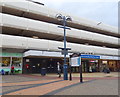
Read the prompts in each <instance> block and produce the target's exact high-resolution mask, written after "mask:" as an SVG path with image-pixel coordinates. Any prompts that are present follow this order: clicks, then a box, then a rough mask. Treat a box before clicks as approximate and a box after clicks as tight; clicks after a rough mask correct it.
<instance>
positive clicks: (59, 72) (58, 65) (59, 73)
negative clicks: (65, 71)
mask: <svg viewBox="0 0 120 97" xmlns="http://www.w3.org/2000/svg"><path fill="white" fill-rule="evenodd" d="M57 70H58V75H59V78H60V77H61V64H60V63H59V62H57Z"/></svg>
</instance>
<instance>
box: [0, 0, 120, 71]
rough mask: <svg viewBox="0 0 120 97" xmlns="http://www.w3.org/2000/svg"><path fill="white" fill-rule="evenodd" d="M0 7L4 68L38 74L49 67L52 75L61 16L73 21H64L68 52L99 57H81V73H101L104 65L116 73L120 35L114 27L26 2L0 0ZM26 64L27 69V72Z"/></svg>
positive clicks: (60, 36) (60, 40)
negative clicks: (21, 69) (90, 69)
mask: <svg viewBox="0 0 120 97" xmlns="http://www.w3.org/2000/svg"><path fill="white" fill-rule="evenodd" d="M0 6H1V8H2V12H1V13H0V26H1V28H2V34H1V35H0V37H1V39H2V40H1V41H2V45H1V48H2V50H3V54H1V57H2V58H3V60H2V62H0V63H1V64H3V63H4V64H3V68H6V67H4V66H8V67H10V66H11V65H12V64H14V65H15V66H16V68H17V69H19V68H23V73H37V72H40V68H42V67H45V68H48V67H49V70H48V71H49V72H52V71H54V72H55V70H56V62H57V61H60V62H61V63H62V57H63V56H62V55H61V54H60V50H59V49H58V47H63V29H60V28H58V25H61V24H62V23H61V22H60V21H58V20H57V18H56V15H57V14H59V13H60V14H62V15H65V16H70V17H71V18H72V21H71V22H67V26H69V27H70V28H71V30H67V35H66V37H67V47H70V48H71V51H70V53H78V52H80V53H82V54H93V55H99V56H100V59H91V58H82V64H83V65H84V66H83V71H84V72H89V67H90V66H93V67H96V68H97V69H96V71H101V69H102V68H103V67H104V66H105V64H106V65H108V67H109V68H110V69H111V71H118V70H119V68H120V67H119V65H120V62H119V55H118V48H119V47H120V44H119V43H118V39H119V37H120V33H118V29H117V28H116V27H112V26H109V25H105V24H103V23H101V22H95V21H90V20H87V19H83V18H79V17H76V16H73V15H70V14H67V13H63V12H59V11H55V10H52V9H50V8H47V7H46V6H44V5H40V4H36V3H33V2H30V1H27V0H26V1H23V2H21V0H17V2H16V1H13V2H10V1H9V0H2V1H1V2H0ZM35 50H37V51H35ZM50 55H51V56H50ZM26 64H29V66H30V68H29V71H28V70H26ZM103 64H104V65H103ZM50 68H51V70H50ZM75 70H76V69H75ZM76 71H77V70H76Z"/></svg>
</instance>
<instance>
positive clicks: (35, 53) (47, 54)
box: [23, 50, 70, 58]
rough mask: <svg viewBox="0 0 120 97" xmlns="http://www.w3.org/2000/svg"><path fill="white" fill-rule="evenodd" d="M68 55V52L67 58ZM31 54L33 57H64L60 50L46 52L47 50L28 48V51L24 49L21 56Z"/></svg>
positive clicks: (29, 55)
mask: <svg viewBox="0 0 120 97" xmlns="http://www.w3.org/2000/svg"><path fill="white" fill-rule="evenodd" d="M69 55H70V53H69V54H68V55H67V56H66V57H67V58H68V57H69ZM31 56H35V57H39V56H43V57H64V55H62V53H61V52H48V51H36V50H29V51H26V52H25V53H24V54H23V57H31Z"/></svg>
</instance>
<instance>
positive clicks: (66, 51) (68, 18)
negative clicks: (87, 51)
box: [56, 14, 72, 80]
mask: <svg viewBox="0 0 120 97" xmlns="http://www.w3.org/2000/svg"><path fill="white" fill-rule="evenodd" d="M56 18H57V19H58V20H59V21H62V23H63V26H58V27H59V28H63V29H64V48H60V47H58V48H59V49H61V50H62V54H64V65H63V73H64V80H68V71H67V68H68V65H67V64H66V55H67V54H68V50H71V49H70V48H66V29H69V30H70V28H69V27H66V22H67V21H72V19H71V17H70V16H62V14H57V15H56Z"/></svg>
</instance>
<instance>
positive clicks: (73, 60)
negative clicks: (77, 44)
mask: <svg viewBox="0 0 120 97" xmlns="http://www.w3.org/2000/svg"><path fill="white" fill-rule="evenodd" d="M71 67H79V70H80V82H81V83H82V82H83V77H82V65H81V54H80V53H79V54H77V53H74V54H73V55H71V56H70V80H72V71H71Z"/></svg>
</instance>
